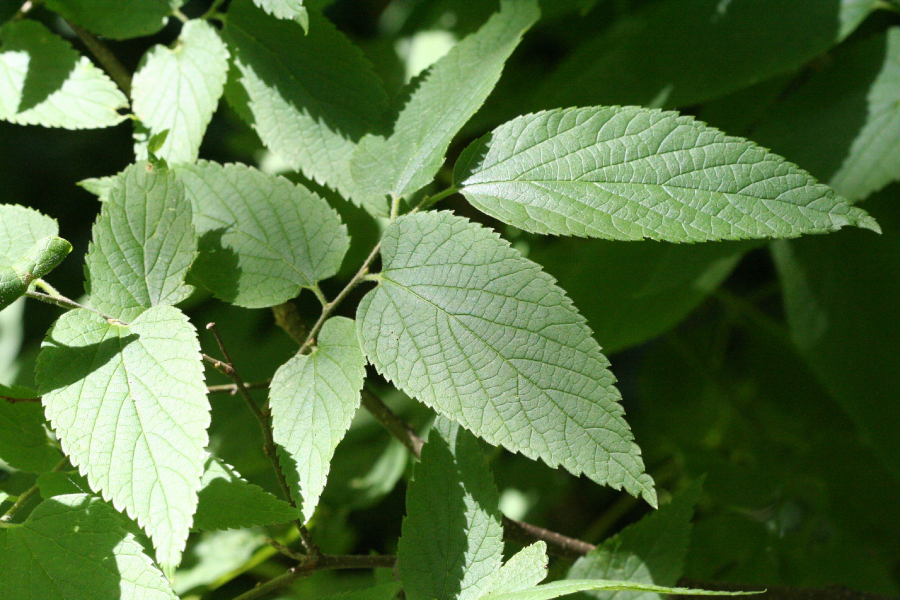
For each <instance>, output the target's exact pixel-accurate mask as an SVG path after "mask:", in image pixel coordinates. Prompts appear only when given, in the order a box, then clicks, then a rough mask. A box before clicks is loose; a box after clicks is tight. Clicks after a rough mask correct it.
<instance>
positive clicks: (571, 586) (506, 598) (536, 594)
mask: <svg viewBox="0 0 900 600" xmlns="http://www.w3.org/2000/svg"><path fill="white" fill-rule="evenodd" d="M590 590H604V591H610V592H651V593H655V594H677V595H679V596H745V595H749V594H759V593H762V592H710V591H706V590H696V589H688V588H675V587H663V586H659V585H649V584H645V583H630V582H627V581H604V580H601V579H570V580H563V581H552V582H550V583H544V584H542V585H538V586H535V587H533V588H528V589H526V590H520V591H517V592H507V593H502V594H487V595H486V596H482V597H481V598H480V600H552V599H553V598H559V597H560V596H566V595H568V594H574V593H576V592H586V591H590Z"/></svg>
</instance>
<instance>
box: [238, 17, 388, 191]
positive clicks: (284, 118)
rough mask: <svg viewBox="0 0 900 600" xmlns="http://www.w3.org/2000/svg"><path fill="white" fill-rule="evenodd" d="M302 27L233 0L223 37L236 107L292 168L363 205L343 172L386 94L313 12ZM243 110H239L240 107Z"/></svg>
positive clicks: (380, 120) (378, 119) (381, 113)
mask: <svg viewBox="0 0 900 600" xmlns="http://www.w3.org/2000/svg"><path fill="white" fill-rule="evenodd" d="M310 20H311V26H310V28H309V34H308V35H304V33H303V28H302V27H301V26H300V25H299V24H297V23H296V22H292V21H282V20H279V19H276V18H273V17H269V16H267V15H266V14H265V13H264V12H263V11H262V10H260V9H258V8H256V7H254V6H253V5H252V3H251V2H250V0H235V2H233V3H232V5H231V7H230V8H229V10H228V25H227V27H226V28H225V30H224V31H223V37H224V38H225V40H226V41H227V42H228V45H229V48H230V49H231V53H232V55H233V56H234V64H235V65H236V66H237V70H238V72H239V73H240V77H241V78H240V84H241V86H242V87H243V89H244V91H246V96H247V104H246V106H243V108H242V105H243V101H241V100H239V99H238V98H237V97H236V96H235V95H234V94H229V95H228V99H229V102H232V103H234V104H237V105H238V106H237V109H238V113H239V114H242V115H245V114H249V115H251V116H252V122H251V124H252V125H253V127H254V129H255V130H256V132H257V133H258V134H259V137H260V139H262V141H263V143H264V144H265V145H266V147H268V148H269V149H270V150H271V151H272V152H274V153H275V154H276V155H278V156H279V157H280V158H281V159H282V160H284V161H285V162H286V163H287V164H288V165H290V166H291V168H293V169H298V170H300V171H302V172H303V174H304V175H306V176H307V177H309V178H310V179H312V180H314V181H316V182H317V183H320V184H322V185H326V186H329V187H331V188H333V189H334V190H336V191H337V192H338V193H340V194H341V195H342V196H343V197H345V198H347V199H351V200H353V201H354V202H355V203H356V204H363V203H365V201H366V198H367V196H366V195H365V194H361V193H360V192H359V190H358V189H357V187H356V184H355V183H354V181H353V178H352V177H351V176H350V158H351V156H352V155H353V151H354V150H355V149H356V144H357V142H358V141H359V139H360V138H361V137H362V136H363V135H364V134H366V133H368V132H370V131H381V130H383V129H384V128H385V126H386V123H385V112H386V111H387V108H388V98H387V93H386V92H385V91H384V89H383V88H382V84H381V81H380V79H379V78H378V76H377V75H376V74H375V71H374V69H373V68H372V65H371V64H370V63H369V62H368V61H367V60H366V59H365V58H364V56H363V54H362V52H361V51H360V50H359V49H358V48H357V47H355V46H354V45H353V44H352V43H351V42H350V40H349V39H348V38H347V37H346V36H344V35H343V34H342V33H340V32H339V31H338V30H337V29H336V28H335V26H334V25H333V24H331V22H330V21H328V20H327V19H326V18H325V17H323V16H321V15H320V14H318V13H317V12H315V11H314V12H313V13H312V14H311V15H310ZM244 109H246V110H244Z"/></svg>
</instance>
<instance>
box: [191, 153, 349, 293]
mask: <svg viewBox="0 0 900 600" xmlns="http://www.w3.org/2000/svg"><path fill="white" fill-rule="evenodd" d="M177 173H178V176H179V178H180V179H181V180H182V181H183V182H184V185H185V189H186V191H187V197H188V199H189V200H190V201H191V205H192V206H193V215H194V227H195V228H196V230H197V233H198V235H199V236H200V255H199V256H198V257H197V260H196V262H195V263H194V267H193V270H192V271H191V273H192V274H193V275H194V276H195V277H196V278H197V279H198V280H199V281H200V282H201V283H202V284H203V285H204V286H206V287H207V288H208V289H209V290H210V291H211V292H213V294H214V295H215V296H216V297H217V298H220V299H222V300H225V301H227V302H231V303H233V304H237V305H238V306H245V307H248V308H261V307H266V306H274V305H276V304H281V303H282V302H286V301H287V300H290V299H291V298H294V297H296V296H297V295H298V294H299V293H300V290H301V289H302V288H305V287H312V286H314V285H316V283H318V282H319V281H320V280H322V279H326V278H328V277H331V276H333V275H334V274H335V273H337V271H338V269H339V268H340V265H341V261H342V260H343V258H344V254H346V252H347V247H348V246H349V243H350V241H349V239H348V237H347V228H346V226H344V225H343V224H342V223H341V220H340V217H339V216H338V214H337V212H336V211H335V210H334V209H332V208H331V207H329V206H328V203H327V202H325V201H324V200H323V199H322V198H320V197H319V196H317V195H316V194H314V193H313V192H310V191H309V190H307V189H306V188H304V187H302V186H299V185H295V184H293V183H291V182H290V181H288V180H287V179H284V178H283V177H277V176H271V175H265V174H264V173H261V172H260V171H257V170H256V169H253V168H250V167H246V166H244V165H237V164H234V165H225V166H222V165H218V164H216V163H212V162H206V161H200V162H199V163H197V164H196V165H183V166H181V167H179V168H178V169H177Z"/></svg>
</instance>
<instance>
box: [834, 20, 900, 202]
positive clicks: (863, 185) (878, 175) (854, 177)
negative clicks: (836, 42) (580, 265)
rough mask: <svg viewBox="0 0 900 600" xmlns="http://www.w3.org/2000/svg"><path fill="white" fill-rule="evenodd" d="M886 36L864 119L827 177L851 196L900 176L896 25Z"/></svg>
mask: <svg viewBox="0 0 900 600" xmlns="http://www.w3.org/2000/svg"><path fill="white" fill-rule="evenodd" d="M886 38H887V39H886V43H885V46H884V63H883V65H882V68H881V71H880V72H879V73H878V76H877V77H876V78H875V81H874V82H873V83H872V87H871V88H870V89H869V92H868V95H867V100H868V115H867V117H866V123H865V125H864V126H863V127H862V129H861V130H860V131H859V134H858V135H857V136H856V139H854V140H853V145H852V146H851V147H850V152H849V153H848V154H847V157H846V158H845V159H844V164H842V165H841V168H840V169H838V172H837V173H835V174H834V177H832V178H831V181H830V184H831V186H832V187H834V189H836V190H838V192H840V193H842V194H844V195H845V196H847V197H848V198H850V199H851V200H859V199H862V198H865V197H866V196H868V195H869V194H871V193H872V192H876V191H878V190H880V189H881V188H883V187H884V186H885V185H887V184H888V183H890V182H892V181H896V180H897V179H900V27H893V28H891V29H889V30H888V32H887V35H886ZM882 39H884V38H882Z"/></svg>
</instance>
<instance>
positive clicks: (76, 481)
mask: <svg viewBox="0 0 900 600" xmlns="http://www.w3.org/2000/svg"><path fill="white" fill-rule="evenodd" d="M37 485H38V487H39V488H40V490H41V497H42V498H44V499H48V500H49V499H50V498H53V497H54V496H65V495H67V494H91V493H92V492H91V486H90V484H89V483H88V481H87V479H86V478H85V477H84V476H83V475H80V474H79V473H78V472H77V471H68V472H65V471H50V472H48V473H41V474H40V475H39V476H38V478H37Z"/></svg>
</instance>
